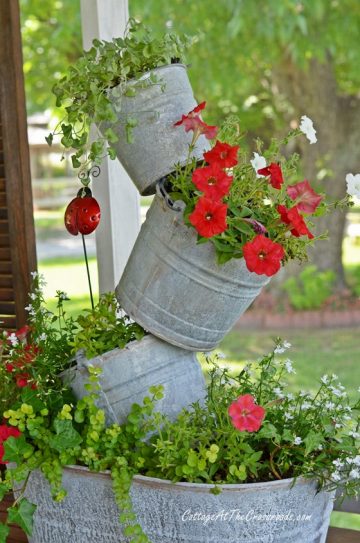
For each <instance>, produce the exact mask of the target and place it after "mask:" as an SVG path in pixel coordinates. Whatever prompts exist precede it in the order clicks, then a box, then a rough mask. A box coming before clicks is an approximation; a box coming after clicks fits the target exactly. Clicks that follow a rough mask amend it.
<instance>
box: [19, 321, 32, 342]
mask: <svg viewBox="0 0 360 543" xmlns="http://www.w3.org/2000/svg"><path fill="white" fill-rule="evenodd" d="M30 330H31V328H30V326H28V325H27V324H25V326H23V327H22V328H20V329H19V330H17V331H16V332H15V335H16V337H17V338H18V339H20V340H23V339H25V338H26V336H27V335H28V333H29V332H30Z"/></svg>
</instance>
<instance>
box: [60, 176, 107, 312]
mask: <svg viewBox="0 0 360 543" xmlns="http://www.w3.org/2000/svg"><path fill="white" fill-rule="evenodd" d="M100 216H101V212H100V206H99V204H98V202H97V200H95V198H93V197H92V193H91V190H90V189H89V188H88V187H84V188H82V189H80V190H79V192H78V193H77V196H76V198H74V199H73V200H71V202H70V204H69V205H68V206H67V208H66V210H65V216H64V222H65V228H66V230H67V231H68V232H69V233H70V234H72V235H73V236H77V235H78V233H79V232H80V234H81V237H82V242H83V249H84V257H85V264H86V271H87V276H88V282H89V290H90V299H91V307H92V308H93V309H94V299H93V294H92V288H91V280H90V271H89V262H88V257H87V252H86V245H85V238H84V236H85V235H87V234H91V232H93V231H94V230H95V229H96V228H97V226H98V224H99V222H100Z"/></svg>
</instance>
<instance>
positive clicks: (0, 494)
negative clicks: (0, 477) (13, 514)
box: [0, 483, 9, 502]
mask: <svg viewBox="0 0 360 543" xmlns="http://www.w3.org/2000/svg"><path fill="white" fill-rule="evenodd" d="M8 491H9V489H8V487H7V486H6V485H5V484H4V483H0V502H1V501H2V499H3V498H4V496H5V494H6V493H7V492H8Z"/></svg>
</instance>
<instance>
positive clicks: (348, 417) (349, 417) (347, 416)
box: [343, 415, 352, 420]
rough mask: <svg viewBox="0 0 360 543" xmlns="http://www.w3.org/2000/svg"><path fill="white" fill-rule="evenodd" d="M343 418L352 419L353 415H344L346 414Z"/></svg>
mask: <svg viewBox="0 0 360 543" xmlns="http://www.w3.org/2000/svg"><path fill="white" fill-rule="evenodd" d="M343 419H344V420H351V419H352V417H351V416H350V415H344V416H343Z"/></svg>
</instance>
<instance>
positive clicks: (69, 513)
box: [26, 466, 334, 543]
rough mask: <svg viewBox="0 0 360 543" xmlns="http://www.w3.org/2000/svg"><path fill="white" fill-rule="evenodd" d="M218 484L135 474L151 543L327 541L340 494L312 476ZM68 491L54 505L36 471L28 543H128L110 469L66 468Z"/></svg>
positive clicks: (135, 499)
mask: <svg viewBox="0 0 360 543" xmlns="http://www.w3.org/2000/svg"><path fill="white" fill-rule="evenodd" d="M293 483H294V480H293V479H285V480H282V481H275V482H269V483H253V484H239V485H222V486H221V489H222V492H221V494H219V495H217V496H215V495H214V494H212V493H211V492H210V489H211V488H212V487H213V485H205V484H195V483H176V484H174V483H171V482H170V481H163V480H161V479H154V478H150V477H143V476H136V477H135V478H134V480H133V484H132V487H131V499H132V503H133V508H134V512H135V514H136V516H137V520H138V521H139V522H140V524H141V526H142V528H143V530H144V532H145V533H146V535H147V536H148V538H149V539H150V541H151V542H152V543H225V542H226V543H259V542H261V543H305V542H306V543H325V540H326V533H327V530H328V525H329V520H330V513H331V510H332V506H333V498H334V493H328V492H319V493H316V483H315V481H313V480H307V479H303V478H299V479H298V480H297V482H296V484H295V485H294V486H293ZM63 485H64V488H66V490H67V491H68V495H67V497H66V498H65V500H64V501H63V502H61V503H55V502H53V501H52V499H51V496H50V489H49V485H48V483H47V481H46V480H45V479H44V476H43V475H42V474H41V473H40V472H38V471H36V472H33V473H32V474H31V476H30V479H29V482H28V485H27V489H26V497H27V498H28V499H29V500H30V501H31V502H32V503H35V504H36V505H37V510H36V513H35V523H34V531H33V535H32V537H31V538H30V539H29V543H50V542H51V543H89V542H94V543H95V542H96V543H122V542H124V543H125V542H126V543H127V542H128V539H127V538H125V537H124V535H123V532H122V527H121V525H120V523H119V510H118V508H117V506H116V503H115V499H114V495H113V492H112V484H111V479H110V476H109V474H107V473H93V472H90V471H89V470H88V469H86V468H84V467H78V466H69V467H67V468H65V470H64V476H63Z"/></svg>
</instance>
